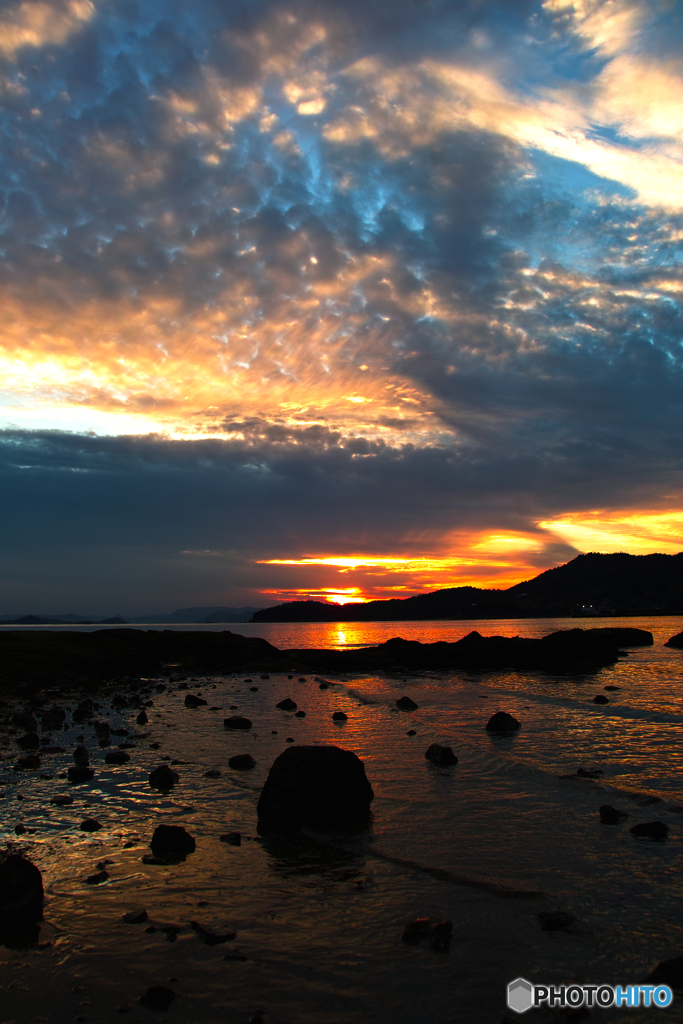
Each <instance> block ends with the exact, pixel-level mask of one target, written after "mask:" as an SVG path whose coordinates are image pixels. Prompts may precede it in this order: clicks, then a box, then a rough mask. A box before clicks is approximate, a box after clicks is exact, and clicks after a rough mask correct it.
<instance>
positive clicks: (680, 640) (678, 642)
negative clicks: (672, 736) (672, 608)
mask: <svg viewBox="0 0 683 1024" xmlns="http://www.w3.org/2000/svg"><path fill="white" fill-rule="evenodd" d="M664 646H665V647H683V633H676V635H675V636H672V637H671V638H670V639H669V640H667V641H666V643H665V644H664ZM24 728H26V726H24Z"/></svg>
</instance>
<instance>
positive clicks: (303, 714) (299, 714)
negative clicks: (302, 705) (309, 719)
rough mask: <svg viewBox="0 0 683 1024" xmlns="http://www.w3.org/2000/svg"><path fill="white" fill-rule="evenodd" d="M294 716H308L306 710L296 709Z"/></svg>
mask: <svg viewBox="0 0 683 1024" xmlns="http://www.w3.org/2000/svg"><path fill="white" fill-rule="evenodd" d="M294 717H295V718H305V717H306V712H305V711H295V712H294Z"/></svg>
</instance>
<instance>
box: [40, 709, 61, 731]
mask: <svg viewBox="0 0 683 1024" xmlns="http://www.w3.org/2000/svg"><path fill="white" fill-rule="evenodd" d="M65 719H66V711H65V710H64V708H58V707H56V706H55V707H53V708H49V709H48V710H47V711H43V713H42V715H41V716H40V726H41V728H42V730H43V732H51V730H52V729H61V728H62V726H63V725H64V721H65Z"/></svg>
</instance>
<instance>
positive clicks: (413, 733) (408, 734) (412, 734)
mask: <svg viewBox="0 0 683 1024" xmlns="http://www.w3.org/2000/svg"><path fill="white" fill-rule="evenodd" d="M406 736H417V733H416V732H415V730H414V729H408V732H407V733H406Z"/></svg>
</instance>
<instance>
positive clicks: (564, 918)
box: [536, 910, 576, 932]
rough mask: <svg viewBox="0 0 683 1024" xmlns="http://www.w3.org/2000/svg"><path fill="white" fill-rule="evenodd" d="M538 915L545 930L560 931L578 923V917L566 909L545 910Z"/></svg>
mask: <svg viewBox="0 0 683 1024" xmlns="http://www.w3.org/2000/svg"><path fill="white" fill-rule="evenodd" d="M536 916H537V917H538V921H539V924H540V925H541V928H542V929H543V931H544V932H558V931H560V930H561V929H562V928H571V926H572V925H573V924H576V918H575V917H572V915H571V914H568V913H567V912H566V911H564V910H543V911H541V913H540V914H537V915H536Z"/></svg>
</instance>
